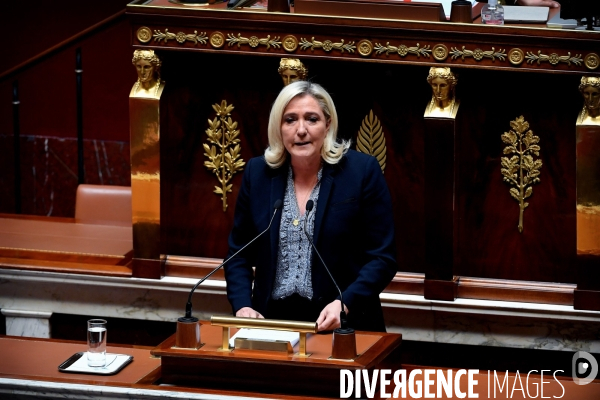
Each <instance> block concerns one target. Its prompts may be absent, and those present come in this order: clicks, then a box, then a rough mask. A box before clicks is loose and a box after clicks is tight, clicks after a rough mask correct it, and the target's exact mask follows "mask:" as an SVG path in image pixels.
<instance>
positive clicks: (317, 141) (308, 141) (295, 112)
mask: <svg viewBox="0 0 600 400" xmlns="http://www.w3.org/2000/svg"><path fill="white" fill-rule="evenodd" d="M328 129H329V121H328V120H327V119H326V117H325V114H323V110H321V107H320V106H319V103H318V102H317V100H316V99H315V98H314V97H312V96H310V95H303V96H297V97H294V98H293V99H292V100H291V101H290V102H289V103H288V105H287V107H286V108H285V110H284V111H283V117H282V119H281V137H282V139H283V145H284V146H285V148H286V150H287V151H288V153H289V154H290V156H291V157H292V160H294V161H300V160H304V161H310V162H313V161H314V162H319V163H320V162H321V148H322V147H323V142H324V140H325V136H326V134H327V130H328Z"/></svg>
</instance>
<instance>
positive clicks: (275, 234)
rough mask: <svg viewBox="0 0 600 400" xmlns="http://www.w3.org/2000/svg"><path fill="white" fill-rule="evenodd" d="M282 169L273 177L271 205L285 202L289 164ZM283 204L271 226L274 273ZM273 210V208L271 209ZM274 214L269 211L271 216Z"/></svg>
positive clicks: (273, 270)
mask: <svg viewBox="0 0 600 400" xmlns="http://www.w3.org/2000/svg"><path fill="white" fill-rule="evenodd" d="M279 170H280V171H278V172H279V173H277V174H276V175H275V176H274V177H273V178H271V207H272V206H273V205H274V204H275V202H276V201H277V200H281V201H282V202H283V196H284V195H285V182H286V180H287V164H285V165H283V166H281V167H280V168H279ZM282 209H283V204H282V206H281V207H280V208H279V210H278V211H277V214H276V215H275V219H274V220H273V225H272V226H271V232H270V234H271V263H270V265H271V267H272V268H270V270H271V272H272V273H274V272H275V266H276V265H277V247H278V245H279V227H280V225H281V210H282ZM271 210H272V209H271ZM270 215H272V214H271V213H269V216H270Z"/></svg>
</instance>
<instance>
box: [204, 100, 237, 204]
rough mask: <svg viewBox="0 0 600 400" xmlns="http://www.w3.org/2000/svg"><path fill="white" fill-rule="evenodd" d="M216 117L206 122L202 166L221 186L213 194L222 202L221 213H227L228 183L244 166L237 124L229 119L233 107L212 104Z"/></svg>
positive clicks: (230, 185) (229, 184) (216, 187)
mask: <svg viewBox="0 0 600 400" xmlns="http://www.w3.org/2000/svg"><path fill="white" fill-rule="evenodd" d="M212 107H213V110H215V112H216V113H217V116H216V117H215V118H214V119H213V120H212V121H211V120H208V129H207V130H206V136H208V143H204V145H203V146H204V155H205V156H206V157H207V158H208V161H205V162H204V166H205V167H206V168H207V169H208V170H209V171H211V172H212V173H213V174H215V175H216V176H217V179H218V181H219V183H220V184H221V186H215V190H214V193H216V194H220V195H221V199H222V201H223V212H225V211H227V193H231V188H232V186H233V185H232V184H231V183H229V182H230V181H231V178H232V177H233V175H234V174H235V173H237V172H239V171H241V170H242V169H243V168H242V167H243V166H244V165H245V164H246V163H245V162H244V160H242V159H241V158H240V153H241V150H242V148H241V146H240V139H239V138H238V136H239V134H240V130H239V129H237V126H238V123H237V122H235V121H233V120H232V119H231V111H232V110H233V108H234V107H233V105H231V104H230V105H228V104H227V101H226V100H223V101H221V104H213V106H212Z"/></svg>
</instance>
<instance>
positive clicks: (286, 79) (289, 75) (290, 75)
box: [281, 68, 300, 86]
mask: <svg viewBox="0 0 600 400" xmlns="http://www.w3.org/2000/svg"><path fill="white" fill-rule="evenodd" d="M281 79H282V80H283V86H287V85H289V84H290V83H292V82H296V81H297V80H299V79H300V77H299V76H298V72H297V71H294V70H293V69H289V68H288V69H284V70H283V71H281Z"/></svg>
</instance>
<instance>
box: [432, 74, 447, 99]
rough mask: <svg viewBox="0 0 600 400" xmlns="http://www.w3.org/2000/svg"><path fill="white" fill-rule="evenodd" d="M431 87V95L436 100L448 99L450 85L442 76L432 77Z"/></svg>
mask: <svg viewBox="0 0 600 400" xmlns="http://www.w3.org/2000/svg"><path fill="white" fill-rule="evenodd" d="M431 89H432V90H433V97H434V98H435V99H436V100H438V101H444V100H448V95H449V93H450V85H449V84H448V81H447V80H446V79H444V78H439V77H437V78H433V79H432V80H431Z"/></svg>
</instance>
